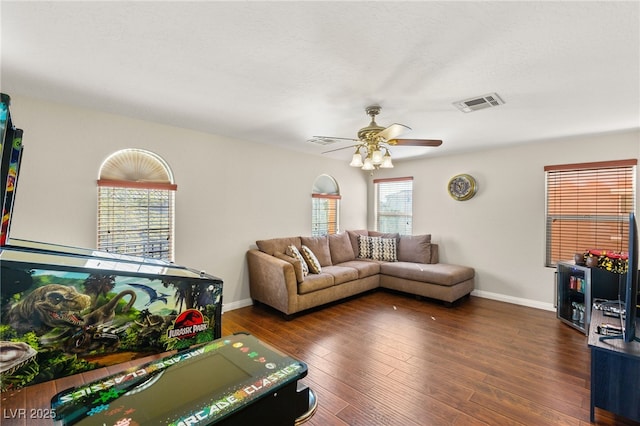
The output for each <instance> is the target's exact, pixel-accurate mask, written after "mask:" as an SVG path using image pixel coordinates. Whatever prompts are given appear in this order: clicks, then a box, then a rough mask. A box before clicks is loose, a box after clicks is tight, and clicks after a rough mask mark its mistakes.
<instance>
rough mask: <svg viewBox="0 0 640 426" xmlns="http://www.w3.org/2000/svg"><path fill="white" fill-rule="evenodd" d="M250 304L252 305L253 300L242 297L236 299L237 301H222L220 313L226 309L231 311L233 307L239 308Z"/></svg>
mask: <svg viewBox="0 0 640 426" xmlns="http://www.w3.org/2000/svg"><path fill="white" fill-rule="evenodd" d="M251 305H253V300H251V299H243V300H238V301H237V302H231V303H223V304H222V313H223V314H224V313H225V312H227V311H233V310H234V309H240V308H244V307H246V306H251Z"/></svg>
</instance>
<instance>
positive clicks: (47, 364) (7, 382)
mask: <svg viewBox="0 0 640 426" xmlns="http://www.w3.org/2000/svg"><path fill="white" fill-rule="evenodd" d="M9 104H10V98H9V96H7V95H5V94H2V102H1V105H0V126H2V127H1V130H2V182H1V188H2V192H1V194H0V195H1V198H0V200H1V201H2V228H1V229H2V235H1V240H0V243H1V244H0V269H1V276H0V355H1V356H0V379H1V382H0V383H1V389H2V392H5V391H8V390H15V389H19V388H22V387H25V386H29V385H33V384H36V383H40V382H44V381H48V380H53V379H58V378H62V377H66V376H70V375H73V374H76V373H82V372H85V371H89V370H93V369H96V368H99V367H105V366H109V365H113V364H118V363H122V362H125V361H132V360H135V359H137V358H142V357H146V356H148V355H152V354H159V353H164V352H167V351H172V350H182V349H185V350H186V349H188V348H190V347H192V346H193V345H196V344H201V343H205V342H209V341H212V340H214V339H218V338H220V337H221V332H222V328H221V309H222V284H223V283H222V280H220V279H219V278H216V277H214V276H211V275H208V274H205V273H201V272H198V271H194V270H192V269H189V268H186V267H183V266H179V265H175V264H172V263H169V262H165V261H162V260H156V259H148V258H140V257H133V256H125V255H118V254H114V253H108V252H101V251H95V250H90V249H82V248H76V247H67V246H60V245H54V244H47V243H42V242H35V241H25V240H18V239H10V238H9V230H10V225H11V213H12V210H13V201H14V197H15V193H16V189H17V180H18V176H19V168H20V162H21V160H22V150H23V148H22V130H20V129H16V128H15V127H14V126H13V123H12V120H11V114H10V111H9Z"/></svg>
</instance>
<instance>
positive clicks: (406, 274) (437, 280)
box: [380, 262, 475, 286]
mask: <svg viewBox="0 0 640 426" xmlns="http://www.w3.org/2000/svg"><path fill="white" fill-rule="evenodd" d="M380 272H381V273H382V274H384V275H390V276H393V277H397V278H404V279H408V280H413V281H421V282H425V283H431V284H439V285H445V286H451V285H455V284H458V283H460V282H463V281H466V280H470V279H471V278H473V277H474V275H475V271H474V269H473V268H470V267H468V266H460V265H451V264H447V263H431V264H424V263H411V262H393V263H383V264H381V265H380Z"/></svg>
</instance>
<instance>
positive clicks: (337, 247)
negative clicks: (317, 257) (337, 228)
mask: <svg viewBox="0 0 640 426" xmlns="http://www.w3.org/2000/svg"><path fill="white" fill-rule="evenodd" d="M329 251H330V252H331V263H332V264H333V265H336V264H338V263H342V262H348V261H349V260H354V259H355V258H356V255H355V252H354V251H353V247H351V240H350V239H349V235H348V234H347V233H346V232H343V233H342V234H331V235H329Z"/></svg>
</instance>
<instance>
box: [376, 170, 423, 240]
mask: <svg viewBox="0 0 640 426" xmlns="http://www.w3.org/2000/svg"><path fill="white" fill-rule="evenodd" d="M373 184H374V190H375V220H376V230H377V231H380V232H398V233H399V234H401V235H411V233H412V230H413V177H401V178H392V179H374V181H373Z"/></svg>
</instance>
